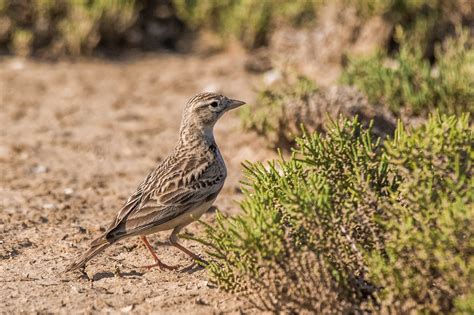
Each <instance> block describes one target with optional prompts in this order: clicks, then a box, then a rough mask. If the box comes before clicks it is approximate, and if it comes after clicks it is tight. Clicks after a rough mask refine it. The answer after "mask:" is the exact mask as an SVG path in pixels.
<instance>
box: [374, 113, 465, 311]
mask: <svg viewBox="0 0 474 315" xmlns="http://www.w3.org/2000/svg"><path fill="white" fill-rule="evenodd" d="M473 146H474V138H473V135H472V128H471V127H470V126H469V122H468V116H463V117H462V118H460V119H459V120H458V119H455V118H454V117H450V118H447V117H433V118H432V119H430V120H429V121H428V122H427V123H426V124H425V125H424V126H421V127H420V128H418V129H415V130H413V131H411V132H408V131H406V130H405V129H404V127H403V125H400V126H399V127H398V130H397V132H396V135H395V139H394V140H393V141H390V142H387V143H386V145H385V151H386V152H387V158H388V163H389V164H390V165H393V169H394V170H395V171H396V174H397V176H398V177H400V178H401V181H400V185H399V187H398V189H397V191H396V194H395V195H394V197H393V198H391V199H390V200H388V202H387V204H386V205H385V206H384V211H383V213H382V215H381V216H380V218H379V220H380V223H381V227H382V229H383V230H384V237H385V240H386V241H385V250H384V252H383V254H381V253H377V252H374V253H373V255H372V256H371V257H370V259H369V270H370V274H371V276H372V280H373V281H374V282H375V283H377V285H380V286H381V287H383V290H382V291H381V292H380V300H381V301H382V306H383V307H384V308H385V309H388V310H390V311H392V312H395V313H398V314H402V313H403V314H406V313H410V312H414V311H416V313H425V314H426V313H432V314H434V313H442V314H445V313H447V312H449V311H452V310H453V309H456V308H459V310H460V309H466V308H470V311H469V312H467V313H472V312H473V311H474V308H472V300H470V299H472V296H473V293H474V289H473V288H474V287H473V283H474V242H473V240H474V238H473V237H474V200H473V197H474V180H473V178H474V177H473V175H474V174H473V168H472V166H473V165H472V161H473V160H474V152H473V150H472V149H473ZM469 301H471V302H469ZM469 303H471V304H470V306H469ZM455 305H456V307H455Z"/></svg>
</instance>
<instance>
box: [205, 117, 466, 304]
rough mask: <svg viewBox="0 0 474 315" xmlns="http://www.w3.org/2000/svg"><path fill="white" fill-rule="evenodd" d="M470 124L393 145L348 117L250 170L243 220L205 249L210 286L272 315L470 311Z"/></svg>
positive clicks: (450, 124)
mask: <svg viewBox="0 0 474 315" xmlns="http://www.w3.org/2000/svg"><path fill="white" fill-rule="evenodd" d="M468 119H469V118H468V116H463V117H462V118H460V119H456V118H455V117H447V116H436V117H431V118H430V120H429V121H428V122H427V123H426V124H425V125H423V126H421V127H419V128H417V129H414V130H413V131H406V130H405V129H404V127H403V125H402V124H400V125H399V127H398V129H397V132H396V135H395V138H394V140H387V141H385V144H384V145H381V144H380V142H378V141H374V140H373V138H372V136H371V132H370V130H369V129H365V128H363V127H362V126H361V124H360V123H359V122H357V120H354V121H347V120H344V121H342V122H340V123H339V124H333V125H332V126H331V127H330V128H328V131H327V134H326V136H320V135H319V134H317V133H315V134H313V135H311V136H307V135H306V136H304V137H303V138H300V139H298V140H297V142H298V147H299V149H297V150H295V151H294V154H293V156H292V157H291V158H290V159H289V160H284V159H283V158H280V159H279V160H278V161H274V162H270V163H269V164H267V165H263V164H260V163H256V164H249V163H247V164H245V169H246V178H247V179H246V181H245V182H246V185H245V189H244V195H245V198H244V200H243V201H242V203H241V207H242V210H243V213H242V214H241V215H239V216H236V217H231V218H225V217H224V216H222V215H221V214H218V216H217V223H216V224H215V225H208V226H207V233H206V236H205V238H204V239H202V240H201V241H202V242H203V243H204V244H206V245H207V246H208V252H209V255H211V256H212V257H213V258H214V260H213V262H212V263H211V264H210V265H209V267H208V270H209V272H210V275H211V278H212V279H213V280H214V281H215V282H216V283H217V284H218V285H219V286H220V287H222V288H224V289H227V290H242V291H244V292H245V293H246V294H247V295H249V296H250V298H251V300H252V301H254V302H255V303H256V305H258V306H259V307H261V308H263V309H266V310H270V311H274V312H282V311H283V312H296V311H298V312H302V311H309V312H316V313H344V312H345V313H347V312H349V313H351V312H364V311H370V310H372V311H373V310H377V311H380V310H389V311H395V313H406V312H408V311H419V312H443V313H446V312H461V311H463V310H471V308H472V302H471V300H470V298H472V296H473V287H472V283H473V281H474V279H473V277H474V272H473V267H472V266H474V264H473V259H474V247H473V243H472V234H473V232H474V222H473V219H474V216H473V210H474V204H473V200H472V197H473V191H474V183H473V179H472V178H473V177H472V160H473V158H474V155H473V153H472V147H473V138H472V128H471V127H470V126H469V124H468Z"/></svg>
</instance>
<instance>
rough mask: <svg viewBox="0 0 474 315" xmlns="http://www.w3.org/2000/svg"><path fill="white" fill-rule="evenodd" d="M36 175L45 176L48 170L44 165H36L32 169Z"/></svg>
mask: <svg viewBox="0 0 474 315" xmlns="http://www.w3.org/2000/svg"><path fill="white" fill-rule="evenodd" d="M31 171H32V172H33V173H34V174H43V173H46V172H47V171H48V168H47V167H46V166H44V165H36V166H35V167H33V168H32V169H31Z"/></svg>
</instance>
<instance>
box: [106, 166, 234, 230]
mask: <svg viewBox="0 0 474 315" xmlns="http://www.w3.org/2000/svg"><path fill="white" fill-rule="evenodd" d="M224 180H225V172H222V169H220V168H219V166H218V165H216V163H214V161H212V160H210V159H209V158H206V157H195V158H186V159H181V160H166V161H164V162H163V163H162V164H161V165H160V166H159V167H158V168H157V169H155V170H154V171H152V172H151V173H150V174H149V175H148V176H147V178H146V179H145V180H144V181H143V182H142V183H141V184H140V186H139V187H138V188H137V190H136V191H135V193H134V194H132V196H130V198H129V199H128V200H127V202H126V203H125V205H124V206H123V207H122V209H121V210H120V211H119V213H118V214H117V217H116V219H115V221H114V222H113V223H112V225H111V226H110V227H109V229H108V231H107V232H106V238H107V239H114V238H116V237H117V236H123V235H127V234H132V233H135V232H138V231H141V230H146V229H148V228H152V227H155V226H158V225H160V224H163V223H165V222H168V221H170V220H172V219H174V218H176V217H178V216H179V215H181V214H183V213H185V212H186V211H188V210H190V209H193V208H195V207H197V206H199V205H200V204H202V203H204V202H207V201H210V200H212V199H214V198H215V197H216V196H217V194H218V193H219V191H220V190H221V188H222V186H223V184H224Z"/></svg>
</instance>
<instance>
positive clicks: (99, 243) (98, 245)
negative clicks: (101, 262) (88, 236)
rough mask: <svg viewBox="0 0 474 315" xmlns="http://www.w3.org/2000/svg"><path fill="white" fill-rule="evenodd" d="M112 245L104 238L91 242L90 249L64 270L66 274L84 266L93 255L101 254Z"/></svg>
mask: <svg viewBox="0 0 474 315" xmlns="http://www.w3.org/2000/svg"><path fill="white" fill-rule="evenodd" d="M110 245H112V243H111V242H109V241H108V240H107V239H106V238H105V237H104V236H101V237H99V238H97V239H95V240H94V241H92V243H91V245H90V248H89V250H88V251H87V252H85V253H84V254H83V255H82V256H80V257H79V258H77V259H76V260H75V261H74V262H73V263H72V264H70V265H69V266H68V267H67V268H66V272H69V271H73V270H76V269H79V268H81V267H84V266H85V264H86V263H87V262H88V261H89V260H91V259H92V258H93V257H94V256H95V255H97V254H99V253H100V252H102V251H103V250H104V249H106V248H107V247H109V246H110Z"/></svg>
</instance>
